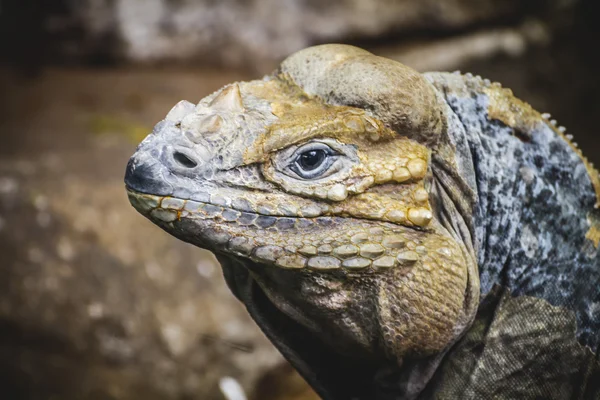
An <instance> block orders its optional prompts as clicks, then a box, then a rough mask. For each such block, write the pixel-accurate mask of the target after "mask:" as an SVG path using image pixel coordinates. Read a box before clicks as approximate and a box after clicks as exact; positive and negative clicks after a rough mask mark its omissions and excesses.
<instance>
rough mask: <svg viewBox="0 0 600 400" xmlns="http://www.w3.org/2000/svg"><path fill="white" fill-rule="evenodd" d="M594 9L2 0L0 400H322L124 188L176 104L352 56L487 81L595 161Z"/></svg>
mask: <svg viewBox="0 0 600 400" xmlns="http://www.w3.org/2000/svg"><path fill="white" fill-rule="evenodd" d="M594 3H595V2H594V1H593V0H589V1H584V0H419V1H416V0H414V1H410V0H330V1H323V0H249V1H244V0H220V1H219V0H37V1H35V0H11V1H6V0H0V48H1V51H0V62H1V65H0V399H10V400H12V399H15V400H21V399H27V400H29V399H32V400H38V399H39V400H42V399H44V400H45V399H54V400H58V399H61V400H62V399H67V400H72V399H85V400H88V399H90V400H91V399H94V400H96V399H97V400H112V399H115V400H116V399H132V400H138V399H140V400H141V399H144V400H146V399H148V400H153V399H161V400H162V399H169V400H170V399H182V400H184V399H186V400H187V399H190V400H192V399H209V400H212V399H228V400H243V399H244V398H247V399H256V400H258V399H260V400H263V399H264V400H270V399H292V400H294V399H295V400H300V399H303V400H307V399H316V396H315V395H314V394H313V393H312V392H311V391H310V389H309V388H308V387H307V386H306V384H305V383H304V382H303V380H302V379H301V378H299V377H298V376H297V375H296V374H295V372H293V370H292V369H291V368H290V367H289V366H288V365H287V364H286V363H285V361H284V360H283V359H282V357H281V356H280V355H279V354H278V353H277V351H276V350H274V348H273V347H272V346H271V345H270V343H269V342H268V341H267V340H266V339H265V338H264V337H263V335H262V334H261V332H260V331H259V329H258V328H257V327H256V326H255V325H254V323H253V322H252V321H251V320H250V318H249V317H248V316H247V315H246V312H245V309H244V308H243V306H242V305H241V304H239V303H238V302H237V301H236V300H235V299H234V297H233V296H232V295H231V294H230V293H229V290H228V289H227V288H226V286H225V283H224V281H223V278H222V276H221V271H220V268H219V266H218V264H217V263H216V261H215V259H214V257H213V256H212V255H211V254H210V253H208V252H206V251H203V250H200V249H197V248H194V247H192V246H189V245H186V244H184V243H182V242H179V241H178V240H176V239H174V238H171V237H170V236H168V235H167V234H166V233H164V232H162V231H160V230H159V229H158V228H156V227H155V226H153V225H152V224H151V223H150V222H148V221H146V220H145V219H144V218H143V217H141V216H140V215H138V214H137V213H136V212H135V211H134V210H133V208H131V207H130V206H129V203H128V201H127V198H126V195H125V191H124V188H123V179H122V178H123V174H124V170H125V165H126V162H127V159H128V158H129V156H130V155H131V154H132V152H133V150H134V148H135V146H136V144H137V143H138V142H139V141H140V140H141V139H143V138H144V137H145V135H146V134H147V133H148V132H150V130H151V128H152V126H153V125H154V124H155V123H156V122H158V121H159V120H161V119H162V118H163V117H164V116H165V115H166V113H167V112H168V111H169V110H170V108H171V107H172V106H173V105H175V103H177V102H178V101H179V100H182V99H186V100H189V101H192V102H197V101H199V100H200V99H201V98H202V97H204V96H206V95H208V94H210V93H211V92H213V91H215V90H217V89H218V88H220V87H221V86H223V85H224V84H226V83H228V82H231V81H236V80H248V79H254V78H258V77H261V76H262V75H264V74H267V73H269V72H270V71H272V70H273V69H274V68H275V67H276V66H277V64H278V62H279V61H281V60H282V59H283V58H284V57H285V56H287V55H288V54H290V53H292V52H294V51H296V50H299V49H301V48H303V47H306V46H309V45H314V44H319V43H327V42H343V43H350V44H355V45H358V46H361V47H364V48H366V49H368V50H370V51H372V52H374V53H376V54H379V55H383V56H386V57H390V58H393V59H396V60H400V61H402V62H403V63H405V64H407V65H409V66H412V67H414V68H416V69H418V70H420V71H427V70H449V71H451V70H456V69H459V70H461V71H463V72H472V73H474V74H479V75H482V76H484V77H486V78H489V79H491V80H493V81H499V82H502V84H503V85H504V86H506V87H510V88H512V89H513V91H514V93H515V94H516V95H517V96H518V97H521V98H522V99H524V100H526V101H528V102H529V103H531V104H532V105H533V106H534V107H535V108H536V109H538V110H539V111H541V112H549V113H551V114H552V115H553V118H556V119H557V120H558V121H559V123H560V124H561V125H565V126H566V127H568V132H569V133H571V134H573V135H574V136H575V140H576V142H578V143H579V145H580V147H582V148H583V150H584V153H586V154H587V156H588V157H589V158H590V159H592V160H595V161H596V163H600V151H599V150H600V137H599V135H598V134H597V132H598V131H599V128H598V126H599V124H600V122H598V117H599V116H600V100H599V97H598V93H599V89H600V77H599V74H598V72H599V71H600V60H599V58H600V44H599V43H600V42H599V39H600V35H598V34H597V33H596V31H597V26H596V25H598V23H599V20H598V13H597V9H596V8H597V6H596V5H595V4H594Z"/></svg>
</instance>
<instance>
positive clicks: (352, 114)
mask: <svg viewBox="0 0 600 400" xmlns="http://www.w3.org/2000/svg"><path fill="white" fill-rule="evenodd" d="M125 182H126V186H127V191H128V195H129V198H130V201H131V203H132V204H133V206H134V207H135V208H136V209H137V210H138V211H140V212H141V213H142V214H143V215H144V216H146V217H148V218H149V219H150V220H152V221H153V222H154V223H156V224H157V225H159V226H160V227H161V228H163V229H164V230H166V231H167V232H169V233H171V234H173V235H174V236H176V237H178V238H180V239H182V240H184V241H187V242H189V243H192V244H194V245H197V246H199V247H203V248H207V249H210V250H212V251H214V252H215V254H216V255H217V258H218V260H219V261H220V263H221V264H222V267H223V272H224V275H225V278H226V281H227V283H228V285H229V287H230V288H231V290H232V292H233V293H234V294H235V295H236V296H237V297H238V298H239V299H240V300H241V301H242V302H243V303H244V304H245V305H246V307H247V309H248V311H249V313H250V315H251V316H252V317H253V318H254V320H255V321H256V322H257V324H258V325H259V326H260V327H261V328H262V330H263V331H264V332H265V334H266V335H267V336H268V337H269V339H270V340H271V341H272V342H273V343H274V345H275V346H276V347H277V348H278V349H279V350H280V351H281V353H282V354H283V355H284V356H285V357H286V358H287V359H288V360H289V361H290V362H291V363H292V364H293V365H294V366H295V367H296V369H298V370H299V372H300V373H301V374H302V375H303V376H304V378H305V379H306V380H307V381H308V382H309V384H311V385H312V386H313V388H314V389H315V390H316V391H317V393H318V394H319V395H321V396H322V397H323V398H324V399H416V398H419V399H426V398H464V399H471V398H472V399H486V398H494V399H497V398H527V399H541V398H544V399H551V398H556V399H566V398H569V399H570V398H597V397H598V396H600V388H599V386H598V385H599V383H598V381H599V380H600V367H599V364H598V359H597V356H596V355H595V354H597V352H598V346H599V341H600V334H599V329H600V253H599V251H598V245H599V242H600V210H599V209H598V208H599V204H600V203H599V199H600V177H599V175H598V172H597V171H596V170H595V169H594V168H593V166H592V165H591V164H590V163H589V162H588V161H587V160H586V158H584V157H583V155H582V153H581V152H580V151H579V150H578V148H577V145H576V144H575V143H573V142H572V141H571V139H570V136H569V135H567V134H566V133H565V130H564V128H562V127H558V126H557V125H556V122H555V121H553V120H551V119H550V116H548V115H546V114H539V113H538V112H536V111H535V110H533V109H532V108H531V107H530V106H529V105H528V104H526V103H524V102H523V101H521V100H519V99H517V98H515V97H514V96H513V94H512V93H511V91H510V90H508V89H504V88H502V87H501V86H500V85H499V84H497V83H491V82H490V81H488V80H486V79H482V78H480V77H476V76H473V75H471V74H466V75H462V74H460V73H436V72H434V73H425V74H420V73H418V72H416V71H414V70H412V69H410V68H408V67H406V66H404V65H402V64H400V63H398V62H396V61H392V60H389V59H385V58H381V57H377V56H375V55H373V54H371V53H369V52H367V51H365V50H362V49H359V48H356V47H352V46H347V45H335V44H332V45H322V46H316V47H311V48H308V49H305V50H302V51H300V52H298V53H295V54H293V55H291V56H290V57H289V58H287V59H286V60H285V61H283V62H282V64H281V66H280V67H279V68H278V69H277V70H276V71H275V72H274V73H272V74H271V75H268V76H266V77H264V78H263V79H261V80H255V81H251V82H238V83H233V84H230V85H227V86H226V87H224V88H223V89H221V90H219V91H217V92H216V93H213V94H211V95H210V96H207V97H205V98H204V99H202V100H201V101H200V102H199V103H198V104H197V105H196V104H193V103H190V102H187V101H182V102H180V103H178V104H177V105H176V106H175V107H174V108H173V109H172V110H171V111H170V112H169V113H168V115H167V116H166V118H165V119H164V120H163V121H161V122H160V123H158V125H156V127H155V129H154V132H153V133H152V134H150V135H149V136H148V137H147V138H146V139H145V140H144V141H143V142H142V143H141V144H140V145H139V147H138V149H137V151H136V153H135V154H134V155H133V157H132V158H131V160H130V161H129V164H128V165H127V170H126V176H125Z"/></svg>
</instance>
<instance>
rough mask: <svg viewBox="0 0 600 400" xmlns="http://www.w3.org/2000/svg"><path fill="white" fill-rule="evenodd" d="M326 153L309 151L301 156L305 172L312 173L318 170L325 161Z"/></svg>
mask: <svg viewBox="0 0 600 400" xmlns="http://www.w3.org/2000/svg"><path fill="white" fill-rule="evenodd" d="M325 156H326V154H325V152H324V151H323V150H309V151H305V152H304V153H302V154H300V160H299V162H300V166H301V167H302V169H304V170H305V171H311V170H313V169H316V168H318V167H319V166H320V165H321V164H322V163H323V161H325Z"/></svg>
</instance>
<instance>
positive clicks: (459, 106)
mask: <svg viewBox="0 0 600 400" xmlns="http://www.w3.org/2000/svg"><path fill="white" fill-rule="evenodd" d="M446 101H447V102H448V104H449V106H450V107H451V109H452V113H453V118H454V122H453V123H451V124H450V127H449V132H450V135H451V136H452V141H453V142H454V143H456V144H457V146H456V147H457V151H456V159H457V164H458V165H459V167H460V168H463V169H464V170H466V171H468V172H467V173H465V172H464V171H461V175H463V176H464V177H465V179H464V181H465V182H466V184H467V185H468V186H470V187H471V188H472V189H473V190H474V193H475V195H476V197H475V198H476V202H475V203H474V204H473V208H472V219H470V220H469V217H468V216H466V217H465V218H464V220H465V221H468V222H467V223H466V225H467V226H470V228H469V233H471V234H472V243H473V247H474V250H475V253H476V258H477V264H478V268H479V277H480V285H481V293H482V294H483V295H484V294H486V293H488V292H489V291H490V290H491V288H492V287H493V286H494V285H495V284H500V285H502V286H504V287H507V288H509V289H510V290H511V292H512V294H513V295H514V296H519V295H527V296H535V297H540V298H543V299H545V300H547V301H548V302H550V303H551V304H553V305H556V306H567V307H569V308H570V309H572V310H573V311H574V312H575V314H576V316H577V321H578V330H577V337H578V339H579V340H580V341H581V342H582V343H583V344H586V345H589V346H591V347H592V348H595V347H597V346H598V338H597V335H595V334H594V332H597V331H598V329H600V313H598V312H595V313H594V311H593V310H591V309H590V307H589V306H588V305H587V304H588V303H586V302H589V301H596V302H597V301H600V298H599V297H600V295H599V293H598V291H597V285H598V282H600V268H599V267H600V254H599V252H598V249H597V248H596V246H594V242H593V241H592V240H590V239H589V234H588V232H589V231H590V224H592V227H593V218H595V216H596V215H597V212H598V210H595V209H594V205H595V204H596V202H597V198H596V191H595V187H594V178H593V176H592V174H593V173H594V171H590V168H589V166H588V165H587V163H586V162H585V160H584V159H582V157H581V154H580V153H579V152H578V151H576V150H575V149H574V146H573V145H572V144H571V143H569V142H568V141H567V140H565V139H564V138H563V137H562V135H560V134H558V133H557V131H556V129H554V128H553V126H552V124H549V123H547V122H546V121H545V119H544V118H541V117H540V118H539V119H538V121H537V123H535V124H534V125H533V127H532V128H531V129H529V130H528V131H526V132H520V131H519V129H518V127H510V126H507V125H506V124H504V123H503V122H501V121H498V120H495V119H494V118H493V117H491V116H490V115H489V104H490V99H489V97H488V96H487V95H486V94H485V93H481V94H476V95H472V96H471V95H469V96H458V95H450V94H446ZM478 110H479V111H478ZM482 110H488V112H481V111H482ZM467 214H468V213H467ZM461 215H464V214H463V213H462V212H461ZM586 235H587V236H588V237H586Z"/></svg>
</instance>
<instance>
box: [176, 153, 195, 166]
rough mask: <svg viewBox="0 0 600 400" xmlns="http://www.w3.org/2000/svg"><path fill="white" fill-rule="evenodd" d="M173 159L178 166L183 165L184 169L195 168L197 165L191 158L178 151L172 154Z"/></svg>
mask: <svg viewBox="0 0 600 400" xmlns="http://www.w3.org/2000/svg"><path fill="white" fill-rule="evenodd" d="M173 158H174V159H175V161H177V162H178V163H179V164H180V165H183V166H184V167H186V168H195V167H196V166H197V165H198V163H197V162H196V161H194V160H192V159H191V158H189V157H188V156H186V155H185V154H183V153H180V152H178V151H176V152H175V153H173Z"/></svg>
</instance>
